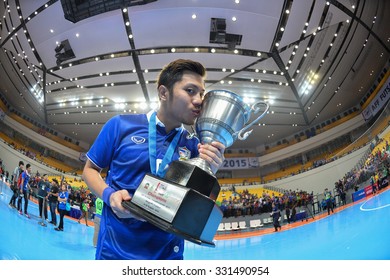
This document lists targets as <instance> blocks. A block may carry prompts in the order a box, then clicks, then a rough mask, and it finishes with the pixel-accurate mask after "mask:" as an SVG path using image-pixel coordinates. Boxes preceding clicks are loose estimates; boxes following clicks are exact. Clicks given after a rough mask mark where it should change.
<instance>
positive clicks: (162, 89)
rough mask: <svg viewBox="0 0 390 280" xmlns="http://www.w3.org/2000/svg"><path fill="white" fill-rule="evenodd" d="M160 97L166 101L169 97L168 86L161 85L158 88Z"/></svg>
mask: <svg viewBox="0 0 390 280" xmlns="http://www.w3.org/2000/svg"><path fill="white" fill-rule="evenodd" d="M157 91H158V97H159V99H160V100H161V101H166V100H167V98H168V89H167V88H166V86H163V85H160V86H159V87H158V89H157Z"/></svg>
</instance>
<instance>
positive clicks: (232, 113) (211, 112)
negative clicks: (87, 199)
mask: <svg viewBox="0 0 390 280" xmlns="http://www.w3.org/2000/svg"><path fill="white" fill-rule="evenodd" d="M262 105H263V106H265V109H264V111H263V112H262V113H261V114H260V115H259V116H257V117H256V119H255V120H254V121H252V122H251V123H249V124H248V122H249V120H250V117H251V114H252V113H254V114H257V113H259V111H260V109H261V106H262ZM268 109H269V106H268V104H266V103H264V102H258V103H256V104H254V105H253V106H252V107H249V106H248V105H246V104H245V102H244V101H243V100H242V98H241V97H240V96H238V95H237V94H235V93H233V92H230V91H227V90H213V91H209V92H208V93H207V94H206V95H205V96H204V99H203V103H202V110H201V112H200V115H199V117H198V119H197V121H196V124H195V128H196V132H197V135H198V137H199V139H200V142H201V143H202V144H207V143H211V142H213V141H219V142H221V143H222V144H224V145H225V147H229V146H231V145H232V144H233V143H234V142H235V141H236V140H237V139H239V140H245V139H246V138H247V137H248V136H249V134H250V133H251V132H252V131H246V130H247V129H248V128H250V127H251V126H252V125H253V124H254V123H255V122H257V121H258V120H259V119H260V118H262V117H263V116H264V115H265V114H266V113H267V111H268ZM220 189H221V187H220V185H219V183H218V180H217V178H216V177H215V175H214V174H213V172H212V171H211V168H210V166H209V164H208V163H207V162H206V161H205V160H203V159H201V158H200V157H197V158H193V159H190V160H186V161H179V160H177V161H173V162H171V164H170V165H169V167H168V169H167V171H166V173H165V176H164V178H159V177H157V176H154V175H151V174H146V175H145V177H144V179H143V180H142V182H141V184H140V186H139V187H138V188H137V190H136V191H135V193H134V195H133V197H132V199H131V200H130V201H124V202H123V203H122V204H123V206H124V207H125V208H126V209H129V210H130V211H132V212H134V213H136V214H137V215H138V216H140V217H142V218H144V219H145V220H146V221H148V222H150V223H152V224H153V225H155V226H157V227H159V228H160V229H162V230H164V231H167V232H171V233H173V234H176V235H178V236H180V237H182V238H184V239H186V240H188V241H191V242H193V243H195V244H198V245H205V246H211V247H214V246H215V244H214V243H213V238H214V236H215V233H216V232H217V229H218V226H219V224H220V222H221V220H222V216H223V213H222V211H221V210H220V208H219V207H218V206H217V205H216V204H215V200H216V199H217V197H218V194H219V192H220Z"/></svg>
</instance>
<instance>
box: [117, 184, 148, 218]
mask: <svg viewBox="0 0 390 280" xmlns="http://www.w3.org/2000/svg"><path fill="white" fill-rule="evenodd" d="M128 200H131V195H130V194H129V192H128V191H127V190H119V191H116V192H114V193H113V194H112V195H111V196H110V205H111V209H112V211H113V212H114V214H115V215H117V216H118V218H122V219H128V218H134V219H137V220H140V221H143V222H144V220H143V219H142V218H140V217H138V216H137V215H134V214H132V213H131V212H130V211H129V210H127V209H126V208H124V207H123V206H122V202H123V201H128Z"/></svg>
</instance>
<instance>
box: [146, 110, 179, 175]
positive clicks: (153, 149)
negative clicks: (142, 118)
mask: <svg viewBox="0 0 390 280" xmlns="http://www.w3.org/2000/svg"><path fill="white" fill-rule="evenodd" d="M180 136H181V130H180V131H178V132H177V133H176V135H175V137H174V138H173V140H172V141H171V144H170V145H169V147H168V150H167V151H166V153H165V155H164V158H163V160H162V162H161V164H160V166H159V168H158V170H156V161H157V129H156V112H153V114H152V115H151V116H150V120H149V162H150V170H151V172H152V174H154V175H157V176H159V177H164V175H165V170H164V168H165V166H166V165H167V164H168V163H170V162H171V161H172V157H173V153H174V152H175V150H176V146H177V144H178V142H179V139H180Z"/></svg>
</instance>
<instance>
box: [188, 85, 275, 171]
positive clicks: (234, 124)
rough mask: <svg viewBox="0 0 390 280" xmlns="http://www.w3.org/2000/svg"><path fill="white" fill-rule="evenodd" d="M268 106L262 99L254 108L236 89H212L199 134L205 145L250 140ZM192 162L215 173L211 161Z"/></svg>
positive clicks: (199, 159)
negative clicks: (254, 116) (252, 117)
mask: <svg viewBox="0 0 390 280" xmlns="http://www.w3.org/2000/svg"><path fill="white" fill-rule="evenodd" d="M262 109H263V111H261V110H262ZM268 109H269V105H268V103H266V102H263V101H259V102H257V103H255V104H253V105H252V106H251V107H250V106H248V105H247V104H246V103H245V102H244V101H243V99H242V98H241V97H240V96H239V95H237V94H235V93H234V92H231V91H227V90H212V91H209V92H208V93H207V94H206V95H205V97H204V99H203V103H202V111H201V113H200V115H199V117H198V119H197V121H196V126H195V127H196V133H197V135H198V138H199V139H200V141H201V143H202V144H207V143H211V142H212V141H218V142H221V143H222V144H224V145H225V147H226V148H227V147H230V146H231V145H233V143H234V142H235V141H236V140H237V139H238V140H245V139H247V138H248V136H249V135H250V134H251V133H252V131H253V129H252V130H249V131H247V130H248V129H249V128H250V127H252V126H253V125H254V124H255V123H257V122H258V121H259V120H260V119H261V118H262V117H264V115H265V114H266V113H267V112H268ZM260 112H262V113H261V114H260V115H258V116H257V117H256V118H255V119H254V120H253V121H252V122H250V123H249V124H248V122H249V120H250V117H251V114H252V113H253V114H254V115H256V114H258V113H260ZM190 162H191V163H192V164H194V165H196V166H199V167H200V168H202V169H204V170H206V171H208V172H209V173H210V172H211V169H210V166H209V165H208V163H207V162H206V161H204V160H202V159H201V158H194V159H191V160H190ZM211 173H212V172H211Z"/></svg>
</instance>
